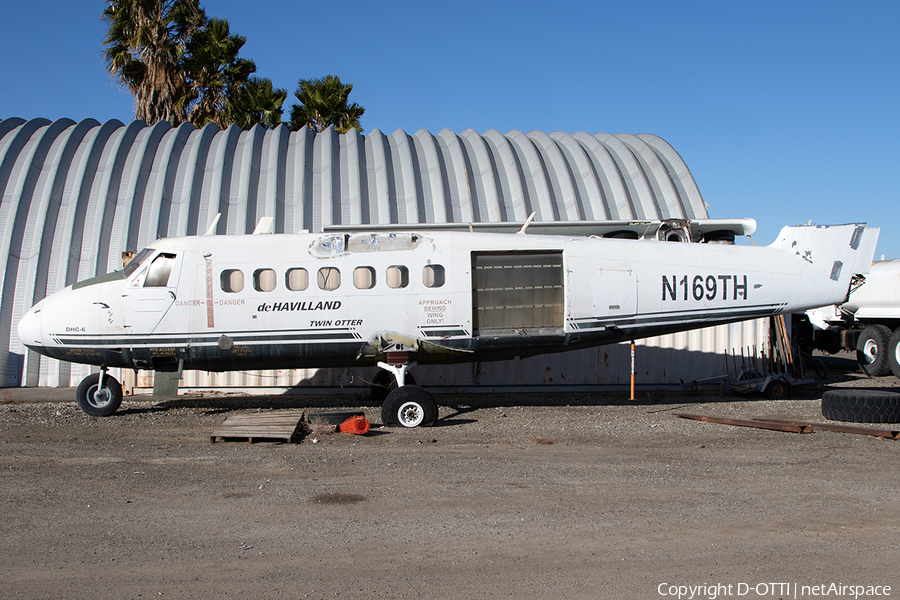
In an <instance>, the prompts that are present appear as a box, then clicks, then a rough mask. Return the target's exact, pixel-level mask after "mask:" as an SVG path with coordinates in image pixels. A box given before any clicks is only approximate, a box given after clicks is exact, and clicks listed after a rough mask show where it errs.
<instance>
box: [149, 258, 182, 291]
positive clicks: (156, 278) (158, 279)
mask: <svg viewBox="0 0 900 600" xmlns="http://www.w3.org/2000/svg"><path fill="white" fill-rule="evenodd" d="M174 266H175V255H174V254H160V255H159V256H157V257H156V258H154V259H153V262H152V263H150V270H149V271H148V273H147V279H146V280H145V281H144V287H166V285H168V283H169V275H171V274H172V267H174Z"/></svg>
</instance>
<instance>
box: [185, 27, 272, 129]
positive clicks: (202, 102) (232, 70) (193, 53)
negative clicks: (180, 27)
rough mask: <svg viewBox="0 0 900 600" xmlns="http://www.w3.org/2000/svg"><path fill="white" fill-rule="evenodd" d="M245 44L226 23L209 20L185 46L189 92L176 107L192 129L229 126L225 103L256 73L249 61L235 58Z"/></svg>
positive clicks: (237, 93) (237, 94)
mask: <svg viewBox="0 0 900 600" xmlns="http://www.w3.org/2000/svg"><path fill="white" fill-rule="evenodd" d="M246 41H247V38H245V37H244V36H242V35H237V34H235V35H232V34H231V30H230V28H229V26H228V21H227V20H225V19H210V20H209V22H207V24H206V27H204V28H203V29H201V30H200V31H198V32H196V33H195V34H194V36H193V37H192V38H191V40H190V42H188V44H187V47H186V54H185V59H184V61H183V68H184V73H185V77H186V79H187V83H188V85H189V86H190V89H189V91H188V92H187V93H186V94H185V95H184V96H183V97H182V99H181V101H180V103H179V106H181V107H182V108H184V109H185V110H186V111H187V113H188V120H189V121H190V122H191V123H193V124H194V126H196V127H203V126H204V125H206V124H207V123H215V124H216V125H217V126H218V127H219V128H220V129H225V128H226V127H228V125H230V124H231V122H232V120H231V119H230V118H229V115H228V113H229V110H228V107H229V103H230V101H231V99H236V98H238V97H239V96H240V95H241V92H242V88H243V87H244V86H245V85H246V84H247V82H248V80H249V78H250V75H252V74H253V73H254V72H255V71H256V64H255V63H254V62H253V61H252V60H249V59H246V58H239V57H238V52H240V50H241V48H242V47H243V46H244V44H245V43H246Z"/></svg>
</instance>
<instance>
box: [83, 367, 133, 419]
mask: <svg viewBox="0 0 900 600" xmlns="http://www.w3.org/2000/svg"><path fill="white" fill-rule="evenodd" d="M75 400H76V401H77V402H78V407H79V408H81V410H83V411H84V412H86V413H87V414H89V415H91V416H92V417H108V416H110V415H111V414H113V413H114V412H116V410H118V408H119V405H120V404H122V384H120V383H119V382H118V381H116V378H115V377H112V376H111V375H109V374H107V372H106V369H105V368H104V369H103V370H102V371H100V372H99V373H93V374H91V375H88V376H87V377H85V378H84V379H82V380H81V384H79V386H78V391H76V392H75Z"/></svg>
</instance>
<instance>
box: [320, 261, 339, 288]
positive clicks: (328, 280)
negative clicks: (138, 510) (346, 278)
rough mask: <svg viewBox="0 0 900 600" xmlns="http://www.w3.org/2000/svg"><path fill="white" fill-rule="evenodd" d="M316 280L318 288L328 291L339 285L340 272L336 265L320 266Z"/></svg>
mask: <svg viewBox="0 0 900 600" xmlns="http://www.w3.org/2000/svg"><path fill="white" fill-rule="evenodd" d="M317 280H318V283H319V289H320V290H325V291H326V292H330V291H332V290H336V289H338V288H339V287H341V272H340V270H339V269H338V268H337V267H322V268H321V269H319V275H318V279H317Z"/></svg>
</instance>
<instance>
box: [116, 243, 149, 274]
mask: <svg viewBox="0 0 900 600" xmlns="http://www.w3.org/2000/svg"><path fill="white" fill-rule="evenodd" d="M152 253H153V248H144V249H143V250H141V251H140V252H138V253H137V255H135V257H134V258H132V259H131V260H130V261H129V262H128V264H127V265H125V268H124V269H122V271H123V272H124V273H125V277H126V278H128V277H131V274H132V273H134V272H135V271H137V268H138V267H139V266H141V263H142V262H143V261H145V260H147V257H148V256H150V255H151V254H152Z"/></svg>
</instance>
